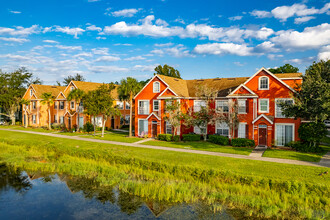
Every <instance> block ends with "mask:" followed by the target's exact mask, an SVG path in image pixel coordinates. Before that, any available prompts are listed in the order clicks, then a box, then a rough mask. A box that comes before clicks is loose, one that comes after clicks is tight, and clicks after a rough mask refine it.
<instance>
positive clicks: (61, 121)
mask: <svg viewBox="0 0 330 220" xmlns="http://www.w3.org/2000/svg"><path fill="white" fill-rule="evenodd" d="M60 124H64V116H60Z"/></svg>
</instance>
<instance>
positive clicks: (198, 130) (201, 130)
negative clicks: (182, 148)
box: [194, 126, 207, 134]
mask: <svg viewBox="0 0 330 220" xmlns="http://www.w3.org/2000/svg"><path fill="white" fill-rule="evenodd" d="M206 132H207V130H206V126H201V127H198V126H195V127H194V133H195V134H205V133H206Z"/></svg>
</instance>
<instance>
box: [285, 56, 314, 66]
mask: <svg viewBox="0 0 330 220" xmlns="http://www.w3.org/2000/svg"><path fill="white" fill-rule="evenodd" d="M314 59H315V57H304V58H300V59H299V58H295V59H290V60H284V62H285V63H296V64H302V63H311V62H312V61H314Z"/></svg>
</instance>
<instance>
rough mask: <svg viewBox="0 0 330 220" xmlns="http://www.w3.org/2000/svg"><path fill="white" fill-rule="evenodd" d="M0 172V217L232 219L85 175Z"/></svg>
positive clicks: (199, 206)
mask: <svg viewBox="0 0 330 220" xmlns="http://www.w3.org/2000/svg"><path fill="white" fill-rule="evenodd" d="M0 175H1V176H0V177H1V179H0V219H21V218H24V219H233V217H231V216H230V215H229V214H228V213H226V211H225V210H222V211H221V212H220V211H218V212H214V211H213V210H212V208H211V207H210V206H208V205H206V204H204V203H196V204H190V205H187V204H166V203H162V202H158V201H153V200H145V199H142V198H140V197H137V196H133V195H131V194H129V193H127V192H123V191H120V190H118V189H117V187H115V186H113V187H101V186H100V185H99V184H98V183H97V182H96V181H95V180H93V179H88V178H78V177H72V176H68V175H53V174H45V173H40V172H22V171H20V170H14V169H12V168H9V167H6V166H4V165H0ZM23 194H24V195H23Z"/></svg>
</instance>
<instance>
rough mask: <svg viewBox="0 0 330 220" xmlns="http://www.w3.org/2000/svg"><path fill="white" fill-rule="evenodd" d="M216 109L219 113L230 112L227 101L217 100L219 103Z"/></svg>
mask: <svg viewBox="0 0 330 220" xmlns="http://www.w3.org/2000/svg"><path fill="white" fill-rule="evenodd" d="M216 109H217V110H218V111H222V112H229V105H228V101H225V100H217V101H216Z"/></svg>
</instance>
